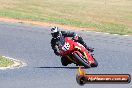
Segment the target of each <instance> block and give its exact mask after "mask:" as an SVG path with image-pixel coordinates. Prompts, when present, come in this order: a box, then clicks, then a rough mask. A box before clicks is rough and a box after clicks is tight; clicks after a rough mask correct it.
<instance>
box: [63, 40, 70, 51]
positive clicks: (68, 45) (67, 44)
mask: <svg viewBox="0 0 132 88" xmlns="http://www.w3.org/2000/svg"><path fill="white" fill-rule="evenodd" d="M69 49H70V44H69V43H68V42H66V43H65V44H64V46H63V47H62V50H64V51H67V50H69Z"/></svg>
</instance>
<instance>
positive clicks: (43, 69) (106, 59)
mask: <svg viewBox="0 0 132 88" xmlns="http://www.w3.org/2000/svg"><path fill="white" fill-rule="evenodd" d="M76 32H77V33H78V34H79V35H81V36H82V37H83V38H84V40H85V41H86V43H87V44H88V45H89V46H92V47H94V48H95V52H94V53H95V57H96V59H97V61H98V63H99V66H98V67H97V68H91V69H87V70H86V71H87V73H129V74H131V75H132V36H127V37H125V36H119V35H106V34H102V33H99V34H98V33H94V32H82V31H76ZM50 39H51V36H50V31H49V28H48V27H41V26H33V25H28V24H19V23H18V24H17V23H15V24H14V23H4V22H0V55H5V56H9V57H13V58H17V59H19V60H22V61H24V62H25V63H27V65H28V66H26V67H23V68H20V69H14V70H5V71H3V70H1V71H0V88H80V87H81V86H79V85H78V84H77V83H76V80H75V79H76V77H75V74H76V72H77V69H76V68H75V67H74V65H69V66H68V67H63V66H62V65H61V63H60V58H59V57H57V56H55V55H54V53H53V51H52V49H51V47H50ZM83 88H132V84H131V83H130V84H86V85H84V86H83Z"/></svg>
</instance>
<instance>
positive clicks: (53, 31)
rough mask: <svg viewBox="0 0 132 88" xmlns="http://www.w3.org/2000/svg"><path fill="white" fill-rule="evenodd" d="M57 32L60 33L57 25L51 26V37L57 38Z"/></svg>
mask: <svg viewBox="0 0 132 88" xmlns="http://www.w3.org/2000/svg"><path fill="white" fill-rule="evenodd" d="M59 33H60V31H59V29H58V27H53V28H51V35H52V37H54V38H57V37H58V36H59Z"/></svg>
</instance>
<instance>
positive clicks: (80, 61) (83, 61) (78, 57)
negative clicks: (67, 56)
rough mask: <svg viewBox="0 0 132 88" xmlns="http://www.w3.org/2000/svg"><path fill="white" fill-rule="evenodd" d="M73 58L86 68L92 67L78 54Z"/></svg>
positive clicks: (74, 54)
mask: <svg viewBox="0 0 132 88" xmlns="http://www.w3.org/2000/svg"><path fill="white" fill-rule="evenodd" d="M73 56H74V58H75V59H77V62H78V63H79V64H80V65H82V66H84V67H85V68H90V67H91V66H90V65H89V62H88V61H87V60H86V59H85V58H82V57H80V56H79V55H78V54H77V53H73Z"/></svg>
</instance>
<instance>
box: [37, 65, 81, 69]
mask: <svg viewBox="0 0 132 88" xmlns="http://www.w3.org/2000/svg"><path fill="white" fill-rule="evenodd" d="M35 68H45V69H46V68H48V69H50V68H51V69H52V68H53V69H61V68H64V69H78V68H79V67H77V66H76V67H63V66H61V67H53V66H51V67H50V66H46V67H35ZM82 68H84V67H82Z"/></svg>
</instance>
